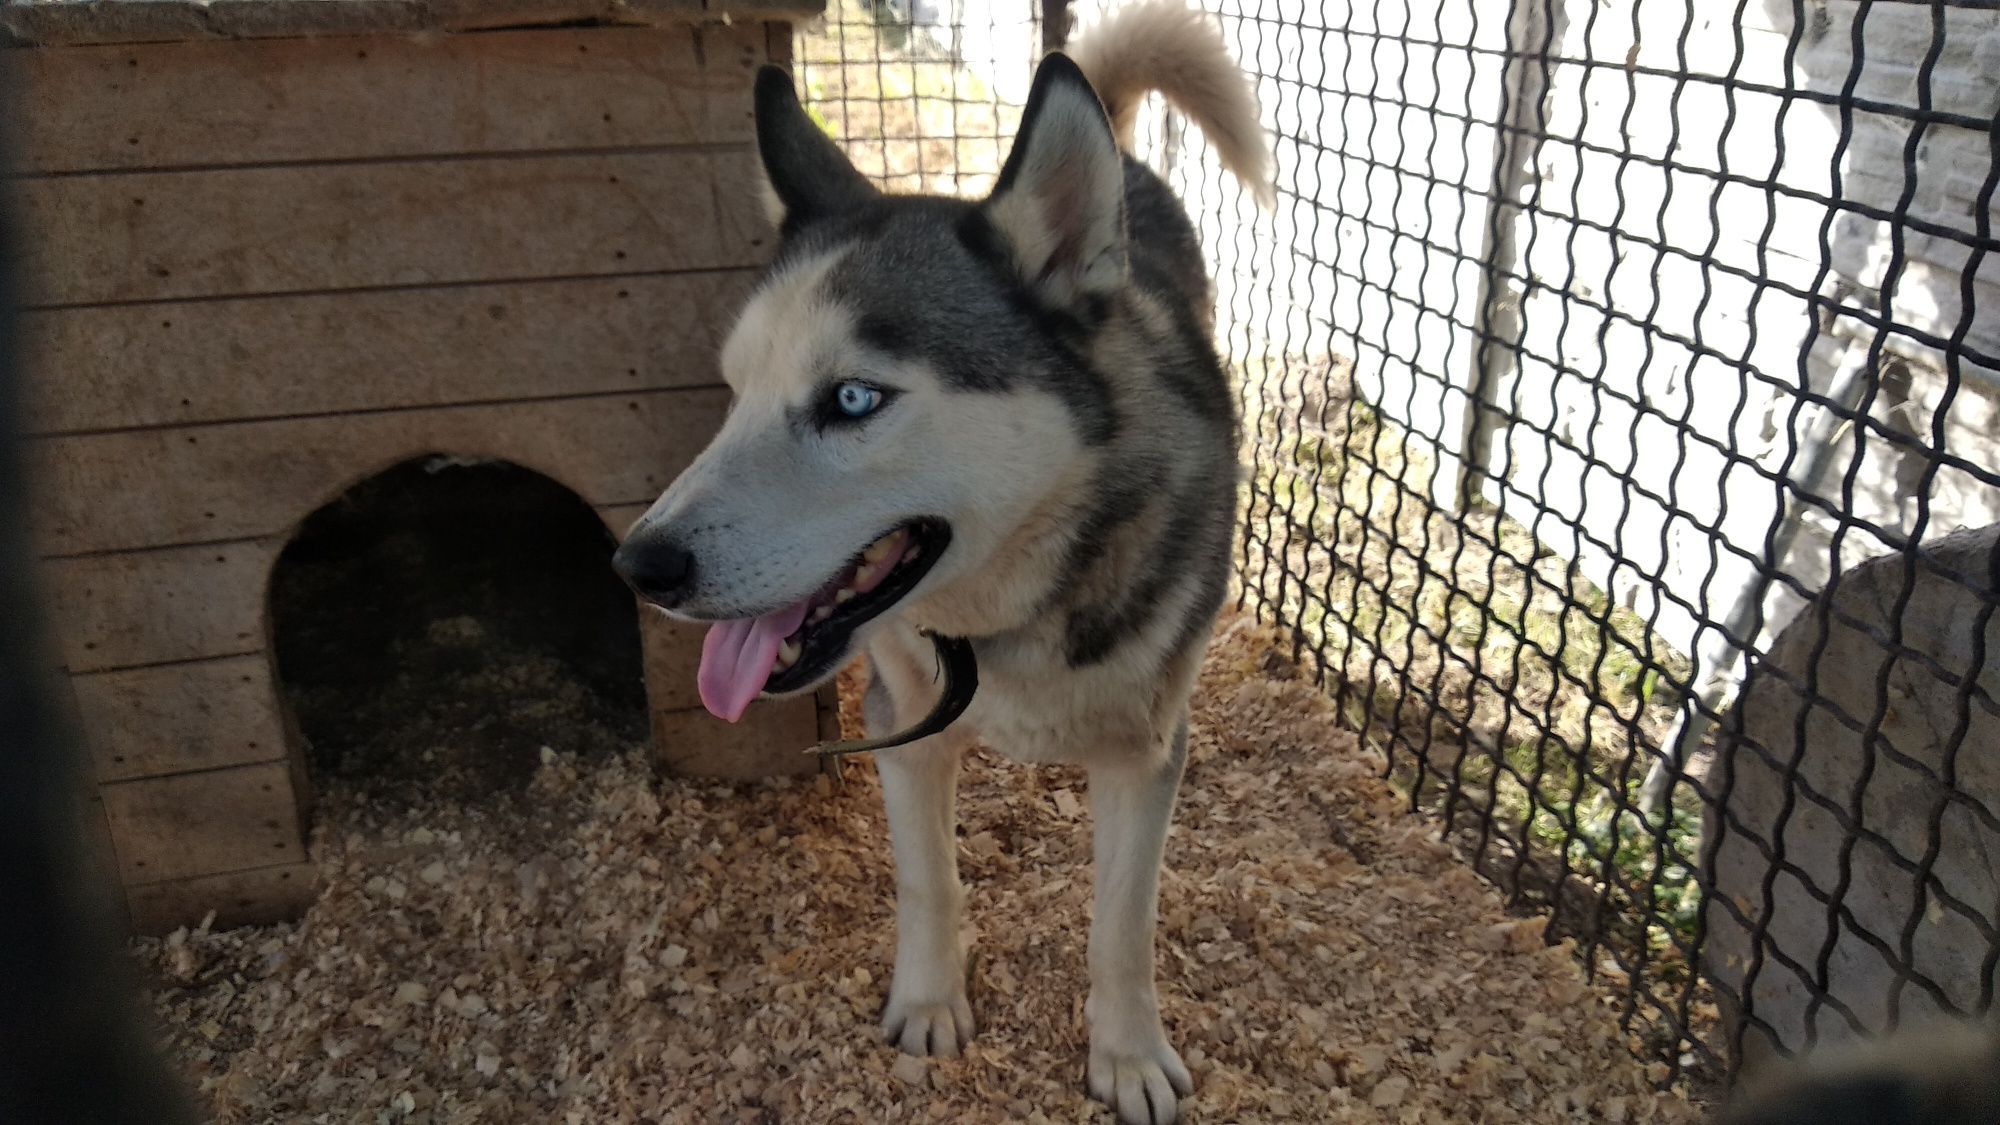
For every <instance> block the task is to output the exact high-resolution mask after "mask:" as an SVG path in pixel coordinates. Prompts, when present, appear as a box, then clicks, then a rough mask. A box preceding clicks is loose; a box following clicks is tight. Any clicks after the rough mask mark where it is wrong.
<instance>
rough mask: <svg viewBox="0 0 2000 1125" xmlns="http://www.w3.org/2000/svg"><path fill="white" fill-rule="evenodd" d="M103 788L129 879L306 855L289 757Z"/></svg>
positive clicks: (149, 878) (120, 859) (154, 878)
mask: <svg viewBox="0 0 2000 1125" xmlns="http://www.w3.org/2000/svg"><path fill="white" fill-rule="evenodd" d="M101 792H102V793H103V796H104V812H105V816H106V818H107V819H109V821H110V823H111V839H112V842H113V844H114V845H115V846H116V847H117V849H118V871H119V874H120V876H121V877H122V878H123V879H124V881H125V882H126V884H127V885H130V884H134V883H149V882H157V881H160V880H163V879H184V878H188V877H190V876H195V875H214V874H218V873H221V872H227V871H240V870H244V869H246V868H252V867H267V866H271V865H273V864H280V863H299V862H303V861H304V860H305V858H306V855H305V845H304V842H303V839H302V837H301V835H300V826H299V817H298V808H297V805H296V803H295V801H294V797H293V792H292V777H291V773H290V770H289V769H288V768H287V766H286V765H285V763H283V762H266V763H263V764H261V765H254V766H232V767H230V768H228V769H220V770H204V771H202V772H200V773H182V774H175V775H173V776H171V777H150V778H144V779H142V780H138V781H117V782H112V783H111V784H108V785H105V786H103V787H102V789H101Z"/></svg>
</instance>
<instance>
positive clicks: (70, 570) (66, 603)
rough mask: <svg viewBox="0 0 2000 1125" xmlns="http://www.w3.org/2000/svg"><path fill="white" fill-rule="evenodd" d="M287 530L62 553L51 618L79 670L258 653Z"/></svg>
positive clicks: (56, 564) (52, 582) (53, 574)
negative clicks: (250, 537) (269, 585)
mask: <svg viewBox="0 0 2000 1125" xmlns="http://www.w3.org/2000/svg"><path fill="white" fill-rule="evenodd" d="M282 546H283V542H282V541H281V540H279V539H276V538H272V539H265V540H258V541H252V542H238V543H213V544H204V545H201V546H191V547H176V548H169V549H166V550H160V551H134V552H130V553H124V554H113V555H90V556H87V557H84V558H74V559H54V560H50V561H48V562H47V563H46V564H44V565H45V567H46V570H47V576H48V583H47V587H46V588H47V589H48V591H49V598H50V603H51V609H52V611H53V612H52V614H51V618H52V620H51V622H50V624H51V626H52V627H53V629H54V633H55V637H56V642H57V644H58V645H60V646H61V651H62V654H63V662H64V664H65V665H66V666H67V667H68V668H69V670H70V671H72V672H88V671H99V670H103V669H108V668H124V667H130V666H133V665H140V664H156V663H162V662H166V661H175V660H194V659H199V658H201V657H212V656H224V655H230V654H241V653H248V652H256V651H259V650H261V649H263V648H264V590H265V583H266V581H267V580H268V579H269V577H270V573H271V564H272V563H273V562H275V561H276V560H277V557H278V550H279V548H281V547H282Z"/></svg>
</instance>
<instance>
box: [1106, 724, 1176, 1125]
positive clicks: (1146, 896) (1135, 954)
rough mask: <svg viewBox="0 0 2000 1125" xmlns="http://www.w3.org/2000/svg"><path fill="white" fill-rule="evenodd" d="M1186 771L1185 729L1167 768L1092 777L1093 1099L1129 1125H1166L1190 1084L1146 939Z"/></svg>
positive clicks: (1110, 770)
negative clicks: (1169, 1031) (1163, 1010)
mask: <svg viewBox="0 0 2000 1125" xmlns="http://www.w3.org/2000/svg"><path fill="white" fill-rule="evenodd" d="M1186 764H1187V720H1186V719H1185V718H1183V719H1182V720H1181V722H1180V726H1179V728H1178V730H1177V731H1176V732H1175V734H1174V740H1173V745H1172V747H1171V748H1170V752H1169V753H1168V754H1167V755H1166V758H1165V760H1164V761H1162V760H1161V759H1160V758H1159V757H1157V756H1154V755H1145V756H1144V757H1143V760H1142V761H1140V762H1137V763H1133V764H1122V763H1121V764H1116V765H1101V766H1094V767H1092V768H1091V770H1090V811H1091V819H1092V829H1093V833H1092V839H1093V844H1094V850H1095V855H1094V857H1093V863H1094V867H1095V879H1096V885H1097V901H1096V904H1095V908H1094V911H1093V913H1092V916H1091V920H1090V999H1089V1001H1088V1003H1087V1004H1086V1005H1085V1009H1084V1010H1085V1012H1086V1013H1087V1014H1088V1016H1089V1019H1090V1062H1089V1069H1088V1071H1087V1072H1086V1079H1087V1081H1088V1083H1089V1086H1090V1093H1091V1096H1092V1097H1094V1098H1096V1099H1097V1100H1099V1101H1101V1102H1103V1103H1105V1104H1106V1105H1109V1106H1110V1107H1112V1108H1113V1109H1115V1110H1116V1111H1117V1112H1118V1119H1119V1120H1120V1121H1123V1122H1127V1123H1128V1125H1166V1123H1167V1122H1171V1121H1174V1120H1176V1119H1178V1117H1179V1115H1180V1103H1179V1101H1178V1098H1179V1096H1181V1095H1186V1094H1191V1093H1193V1092H1194V1081H1193V1079H1192V1078H1190V1077H1189V1076H1188V1071H1187V1067H1186V1066H1185V1065H1183V1064H1182V1062H1181V1057H1180V1054H1179V1053H1178V1052H1176V1051H1175V1050H1174V1048H1173V1045H1172V1044H1171V1043H1168V1042H1167V1035H1166V1031H1165V1029H1164V1028H1162V1027H1161V1026H1160V999H1159V993H1158V991H1157V989H1156V988H1155V987H1154V984H1153V930H1154V928H1155V921H1156V917H1157V914H1158V912H1159V898H1160V893H1159V892H1160V861H1161V858H1162V855H1163V853H1164V852H1165V850H1166V842H1167V824H1168V822H1169V821H1170V820H1172V819H1173V814H1174V796H1175V794H1176V793H1177V792H1178V790H1179V789H1180V783H1181V772H1182V770H1183V769H1184V768H1185V767H1186Z"/></svg>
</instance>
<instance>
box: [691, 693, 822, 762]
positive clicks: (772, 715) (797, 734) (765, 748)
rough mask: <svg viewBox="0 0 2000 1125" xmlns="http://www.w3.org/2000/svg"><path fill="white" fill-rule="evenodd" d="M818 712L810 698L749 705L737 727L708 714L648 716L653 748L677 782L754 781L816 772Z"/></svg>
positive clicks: (815, 701)
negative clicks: (704, 779) (707, 779)
mask: <svg viewBox="0 0 2000 1125" xmlns="http://www.w3.org/2000/svg"><path fill="white" fill-rule="evenodd" d="M818 741H819V708H818V706H817V700H815V699H814V698H813V697H812V696H809V695H808V696H802V697H799V698H797V699H782V700H765V701H763V702H760V703H754V704H752V705H751V707H750V710H749V711H747V712H745V713H744V715H743V719H742V721H741V722H737V723H725V722H723V721H722V720H721V719H718V718H716V717H715V716H713V715H710V714H709V713H708V712H706V711H703V710H701V709H700V708H695V709H693V710H688V711H655V712H653V745H654V747H655V749H656V751H657V752H658V754H659V755H660V760H661V761H662V762H663V763H665V765H666V768H667V770H668V772H670V773H673V774H677V775H679V776H682V777H712V778H721V779H724V780H730V781H754V780H756V779H758V778H764V777H779V776H794V777H802V776H806V775H809V774H815V773H818V772H819V756H818V755H816V754H809V753H807V752H806V751H808V750H810V749H811V748H812V747H813V746H814V745H816V744H817V743H818Z"/></svg>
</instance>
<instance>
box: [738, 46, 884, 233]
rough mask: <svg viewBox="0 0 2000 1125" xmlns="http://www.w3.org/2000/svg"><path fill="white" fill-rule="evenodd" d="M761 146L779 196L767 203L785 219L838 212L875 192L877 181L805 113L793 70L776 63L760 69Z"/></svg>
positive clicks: (772, 190) (774, 193) (796, 220)
mask: <svg viewBox="0 0 2000 1125" xmlns="http://www.w3.org/2000/svg"><path fill="white" fill-rule="evenodd" d="M757 152H758V154H759V155H761V156H762V157H763V158H764V175H765V178H766V179H767V180H768V181H769V185H770V194H771V196H774V197H775V199H776V206H775V207H772V206H768V203H769V200H768V198H767V209H768V210H770V211H772V212H773V215H772V218H773V219H775V220H777V221H778V222H780V223H782V224H786V225H791V224H797V223H804V222H809V221H811V220H813V219H816V218H821V217H824V216H827V215H834V214H838V213H840V212H842V211H845V210H848V209H849V208H852V207H857V206H859V205H861V204H863V203H866V202H868V201H869V200H871V199H873V198H875V194H876V193H875V187H874V185H873V184H870V183H869V182H868V181H867V179H865V178H864V177H863V176H862V175H861V173H859V172H857V171H855V170H854V165H852V164H849V163H848V162H847V157H846V156H845V155H843V154H842V153H841V151H840V146H838V145H836V144H834V143H833V138H831V137H829V136H827V135H826V134H825V133H823V132H821V131H820V128H819V126H818V125H817V124H815V123H814V122H813V119H812V118H811V117H808V116H807V115H806V110H805V107H804V106H802V105H800V104H799V96H798V94H797V93H796V92H795V91H794V90H793V89H792V77H791V75H789V74H786V73H785V72H784V71H783V70H781V69H779V68H778V67H775V66H769V65H766V66H765V67H764V68H763V69H761V70H759V71H758V72H757Z"/></svg>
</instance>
